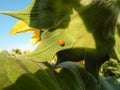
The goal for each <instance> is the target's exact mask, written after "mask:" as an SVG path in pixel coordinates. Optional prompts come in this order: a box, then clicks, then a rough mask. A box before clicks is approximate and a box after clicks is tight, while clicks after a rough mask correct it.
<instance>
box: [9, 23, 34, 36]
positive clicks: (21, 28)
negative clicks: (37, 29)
mask: <svg viewBox="0 0 120 90" xmlns="http://www.w3.org/2000/svg"><path fill="white" fill-rule="evenodd" d="M29 31H33V28H31V27H29V26H28V25H27V24H26V23H25V22H23V21H18V22H17V23H16V24H15V25H14V26H13V28H12V30H11V31H10V33H9V35H10V36H12V35H14V34H16V33H22V32H29Z"/></svg>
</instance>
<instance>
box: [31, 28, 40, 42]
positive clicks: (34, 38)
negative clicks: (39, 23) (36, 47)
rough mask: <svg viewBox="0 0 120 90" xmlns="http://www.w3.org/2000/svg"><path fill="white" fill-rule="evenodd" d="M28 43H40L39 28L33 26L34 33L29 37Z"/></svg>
mask: <svg viewBox="0 0 120 90" xmlns="http://www.w3.org/2000/svg"><path fill="white" fill-rule="evenodd" d="M30 43H31V44H36V43H37V44H39V43H40V30H39V29H35V28H34V33H33V35H32V37H31V40H30Z"/></svg>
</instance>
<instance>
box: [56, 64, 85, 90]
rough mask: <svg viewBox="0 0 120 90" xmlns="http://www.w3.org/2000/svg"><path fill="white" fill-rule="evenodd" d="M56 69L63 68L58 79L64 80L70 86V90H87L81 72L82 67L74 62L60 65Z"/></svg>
mask: <svg viewBox="0 0 120 90" xmlns="http://www.w3.org/2000/svg"><path fill="white" fill-rule="evenodd" d="M56 67H59V68H63V69H62V70H61V71H60V73H59V75H58V77H60V78H62V80H63V81H65V83H66V84H67V85H68V86H70V87H69V88H70V90H73V89H76V90H85V87H84V83H83V81H82V78H81V75H80V72H79V69H80V67H79V66H78V65H76V64H75V63H72V62H63V63H61V64H58V65H57V66H56ZM70 75H71V76H70ZM73 82H75V83H73ZM76 86H77V87H76Z"/></svg>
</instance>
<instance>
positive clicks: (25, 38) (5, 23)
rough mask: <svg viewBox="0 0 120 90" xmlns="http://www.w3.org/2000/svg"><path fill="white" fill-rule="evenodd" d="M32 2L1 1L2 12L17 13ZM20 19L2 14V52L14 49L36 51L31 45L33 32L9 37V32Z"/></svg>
mask: <svg viewBox="0 0 120 90" xmlns="http://www.w3.org/2000/svg"><path fill="white" fill-rule="evenodd" d="M31 1H32V0H0V11H17V10H21V9H24V8H25V7H27V6H28V5H29V4H30V3H31ZM17 21H18V19H16V18H13V17H11V16H7V15H2V14H0V50H1V49H2V50H8V51H11V50H12V49H13V48H20V49H22V50H24V49H30V50H34V48H35V46H33V45H31V44H30V43H29V41H30V38H31V35H32V33H33V32H29V33H20V34H16V35H13V36H9V32H10V30H11V29H12V27H13V25H14V24H15V23H16V22H17Z"/></svg>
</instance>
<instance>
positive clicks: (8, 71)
mask: <svg viewBox="0 0 120 90" xmlns="http://www.w3.org/2000/svg"><path fill="white" fill-rule="evenodd" d="M66 64H69V65H67V66H65V65H66ZM66 64H61V65H59V67H60V68H62V69H64V68H67V67H68V69H65V71H66V72H62V74H63V75H65V76H68V77H69V78H67V79H66V80H69V79H70V82H71V83H69V84H66V82H65V81H64V80H63V79H62V78H61V77H59V76H61V72H59V71H56V70H54V67H51V66H50V65H49V64H47V63H38V62H35V61H27V60H24V59H23V60H18V59H13V58H10V57H7V56H5V55H2V54H0V76H1V77H2V78H0V89H1V90H73V89H74V90H84V84H83V82H82V78H81V77H80V73H79V70H78V69H79V68H76V67H75V64H71V63H66ZM71 65H72V66H71ZM74 70H75V71H74ZM67 82H68V81H67ZM81 85H82V86H81ZM71 86H72V88H70V87H71Z"/></svg>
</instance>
